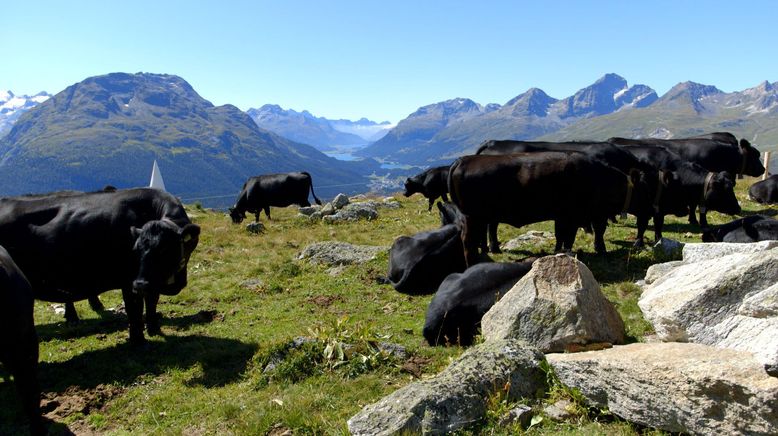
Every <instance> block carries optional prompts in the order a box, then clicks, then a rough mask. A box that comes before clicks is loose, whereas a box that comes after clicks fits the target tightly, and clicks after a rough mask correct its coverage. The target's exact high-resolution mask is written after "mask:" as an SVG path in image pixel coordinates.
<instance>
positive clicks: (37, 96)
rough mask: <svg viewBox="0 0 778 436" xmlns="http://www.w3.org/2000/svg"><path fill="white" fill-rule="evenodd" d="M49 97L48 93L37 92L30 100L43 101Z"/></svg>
mask: <svg viewBox="0 0 778 436" xmlns="http://www.w3.org/2000/svg"><path fill="white" fill-rule="evenodd" d="M49 98H51V96H50V95H41V94H38V95H36V96H35V97H33V98H31V99H30V100H32V101H34V102H35V103H43V102H44V101H46V100H48V99H49Z"/></svg>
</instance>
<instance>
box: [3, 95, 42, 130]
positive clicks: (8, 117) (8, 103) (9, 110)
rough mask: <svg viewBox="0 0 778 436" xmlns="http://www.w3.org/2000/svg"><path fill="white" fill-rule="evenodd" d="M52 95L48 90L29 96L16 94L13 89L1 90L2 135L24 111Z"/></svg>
mask: <svg viewBox="0 0 778 436" xmlns="http://www.w3.org/2000/svg"><path fill="white" fill-rule="evenodd" d="M50 97H51V94H48V93H46V92H39V93H37V94H35V95H33V96H29V95H14V93H13V92H11V91H0V137H2V136H3V135H4V134H5V133H6V132H7V131H9V130H11V126H12V125H13V124H14V123H15V122H16V120H17V119H19V117H20V116H21V115H22V114H23V113H25V112H27V111H28V110H29V109H31V108H32V107H34V106H35V105H37V104H39V103H43V102H44V101H46V100H48V99H49V98H50Z"/></svg>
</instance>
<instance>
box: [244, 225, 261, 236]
mask: <svg viewBox="0 0 778 436" xmlns="http://www.w3.org/2000/svg"><path fill="white" fill-rule="evenodd" d="M246 230H247V231H248V232H249V233H253V234H255V235H256V234H259V233H263V232H264V231H265V225H264V224H262V223H260V222H255V223H249V224H247V225H246Z"/></svg>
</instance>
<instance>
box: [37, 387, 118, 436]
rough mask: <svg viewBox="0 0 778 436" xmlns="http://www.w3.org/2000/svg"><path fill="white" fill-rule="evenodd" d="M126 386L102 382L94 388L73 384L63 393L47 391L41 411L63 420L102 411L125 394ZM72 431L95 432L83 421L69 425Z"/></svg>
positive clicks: (51, 418) (48, 416) (47, 415)
mask: <svg viewBox="0 0 778 436" xmlns="http://www.w3.org/2000/svg"><path fill="white" fill-rule="evenodd" d="M125 391H126V389H125V388H122V387H118V386H111V385H104V384H100V385H97V387H95V388H94V389H81V388H78V387H75V386H71V387H69V388H67V389H66V390H65V392H62V393H56V392H46V393H44V394H43V398H42V400H41V411H42V412H43V413H44V415H43V416H44V417H46V418H48V419H50V420H52V421H56V422H61V421H63V420H65V419H66V418H68V417H69V416H71V415H74V414H82V415H84V416H86V415H89V414H90V413H91V412H93V411H102V410H104V408H105V406H106V405H107V404H108V403H109V402H110V401H111V400H112V399H114V398H115V397H117V396H119V395H121V394H123V393H124V392H125ZM69 428H70V431H72V432H74V433H76V434H79V435H80V434H95V433H93V430H92V429H91V428H90V427H89V425H88V424H86V423H85V422H83V421H77V422H74V423H72V424H70V425H69Z"/></svg>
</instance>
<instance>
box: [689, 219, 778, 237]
mask: <svg viewBox="0 0 778 436" xmlns="http://www.w3.org/2000/svg"><path fill="white" fill-rule="evenodd" d="M773 240H778V220H775V219H773V218H770V217H768V216H764V215H750V216H747V217H745V218H740V219H736V220H734V221H731V222H728V223H727V224H722V225H720V226H715V227H712V228H709V229H705V230H704V231H703V232H702V241H703V242H758V241H773Z"/></svg>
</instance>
